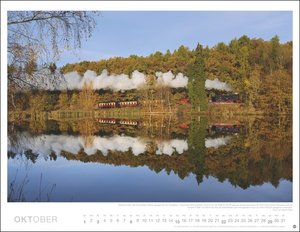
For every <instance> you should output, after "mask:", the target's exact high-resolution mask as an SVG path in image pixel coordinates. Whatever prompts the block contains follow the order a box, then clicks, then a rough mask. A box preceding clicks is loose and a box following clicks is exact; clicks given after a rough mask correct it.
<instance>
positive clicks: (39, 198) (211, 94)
mask: <svg viewBox="0 0 300 232" xmlns="http://www.w3.org/2000/svg"><path fill="white" fill-rule="evenodd" d="M97 9H98V8H97ZM297 52H298V51H297ZM5 66H6V64H5ZM293 68H294V67H293V11H287V10H283V11H278V10H277V11H267V10H266V11H264V10H257V11H240V10H236V11H220V10H218V11H211V10H203V11H200V10H195V11H193V10H190V11H185V10H182V11H173V10H168V11H166V10H159V11H151V10H149V11H143V10H135V11H133V10H132V11H130V10H128V11H127V10H123V11H117V10H116V11H108V10H103V11H101V10H96V11H85V10H83V11H59V10H46V9H45V10H32V11H29V10H8V11H7V99H5V101H6V102H7V162H5V165H7V199H4V200H7V202H8V204H9V205H14V204H15V203H16V202H17V203H22V204H24V203H25V202H27V203H28V202H31V203H33V202H71V203H72V202H74V203H77V202H98V203H99V202H100V203H103V202H106V203H109V202H119V203H120V202H121V203H122V202H123V203H130V202H145V203H151V202H152V203H153V202H156V203H166V202H169V203H170V202H173V203H182V202H185V203H187V202H189V203H207V202H209V203H217V202H219V203H226V202H227V203H228V202H233V203H234V202H243V203H247V202H259V203H274V202H275V203H278V202H279V203H293ZM1 85H2V83H1ZM1 101H2V100H1ZM298 104H299V103H298ZM5 123H6V122H5ZM2 155H5V156H6V154H2ZM2 161H3V160H2ZM297 162H299V161H297ZM297 197H299V196H297ZM2 200H3V199H2Z"/></svg>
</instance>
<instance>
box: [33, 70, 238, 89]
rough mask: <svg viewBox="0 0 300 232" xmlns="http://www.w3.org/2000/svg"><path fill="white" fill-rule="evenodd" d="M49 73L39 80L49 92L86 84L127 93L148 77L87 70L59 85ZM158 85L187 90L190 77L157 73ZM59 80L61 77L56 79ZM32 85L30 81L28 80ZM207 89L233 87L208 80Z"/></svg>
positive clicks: (67, 77)
mask: <svg viewBox="0 0 300 232" xmlns="http://www.w3.org/2000/svg"><path fill="white" fill-rule="evenodd" d="M49 75H50V74H49V73H46V72H44V74H43V75H41V77H39V78H38V79H39V80H40V82H41V83H42V84H41V86H40V88H41V89H49V90H55V89H58V90H66V89H69V90H74V89H78V90H80V89H82V88H83V86H84V84H85V83H87V84H92V86H93V89H95V90H97V89H110V90H113V91H126V90H132V89H138V88H140V87H143V86H145V85H146V79H147V76H146V75H145V74H143V73H141V72H139V71H137V70H135V71H134V72H132V74H131V75H130V76H129V75H126V74H119V75H116V74H109V73H108V71H107V70H106V69H105V70H103V71H102V73H101V74H100V75H97V74H96V73H95V72H94V71H91V70H87V71H86V72H85V73H84V75H83V76H81V75H80V74H79V73H78V72H69V73H66V74H64V79H63V80H62V81H61V82H60V83H59V84H58V85H57V84H55V83H53V82H52V79H51V78H49ZM155 76H156V83H157V84H158V85H163V86H168V87H171V88H186V87H187V84H188V77H187V76H184V75H183V74H182V73H178V74H177V75H174V74H173V73H172V72H171V71H169V72H165V73H163V72H156V73H155ZM56 79H57V80H59V77H57V78H56ZM28 82H29V83H31V81H30V80H28ZM205 88H206V89H218V90H225V91H231V90H232V89H231V87H230V86H229V85H228V84H227V83H225V82H221V81H219V80H218V79H214V80H206V81H205Z"/></svg>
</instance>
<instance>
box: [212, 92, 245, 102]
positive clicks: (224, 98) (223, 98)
mask: <svg viewBox="0 0 300 232" xmlns="http://www.w3.org/2000/svg"><path fill="white" fill-rule="evenodd" d="M211 102H212V103H240V102H241V99H240V95H239V94H230V95H215V96H213V97H211Z"/></svg>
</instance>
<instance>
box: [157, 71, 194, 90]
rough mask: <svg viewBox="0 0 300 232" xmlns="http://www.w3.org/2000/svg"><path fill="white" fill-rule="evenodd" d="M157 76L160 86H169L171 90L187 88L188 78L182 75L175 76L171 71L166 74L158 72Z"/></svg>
mask: <svg viewBox="0 0 300 232" xmlns="http://www.w3.org/2000/svg"><path fill="white" fill-rule="evenodd" d="M155 75H156V77H157V83H158V84H161V85H165V86H169V87H171V88H180V87H184V88H185V87H186V86H187V83H188V78H187V77H186V76H184V75H183V74H182V73H178V74H177V76H174V74H173V73H172V72H171V71H169V72H166V73H162V72H156V73H155Z"/></svg>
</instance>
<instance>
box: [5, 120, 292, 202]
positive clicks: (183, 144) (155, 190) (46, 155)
mask: <svg viewBox="0 0 300 232" xmlns="http://www.w3.org/2000/svg"><path fill="white" fill-rule="evenodd" d="M291 128H292V126H291V122H290V120H287V119H281V118H280V119H272V120H271V119H268V120H266V119H258V118H242V119H241V118H239V119H228V120H225V119H222V120H221V119H217V120H216V119H208V118H205V117H201V118H200V117H196V118H189V119H178V118H172V117H170V116H169V117H150V118H149V117H147V118H137V119H124V118H123V119H122V118H121V119H120V118H119V119H116V118H99V119H82V120H57V121H55V120H51V121H26V122H10V123H9V131H8V135H9V136H8V201H29V202H32V201H50V202H291V201H292V129H291Z"/></svg>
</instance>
